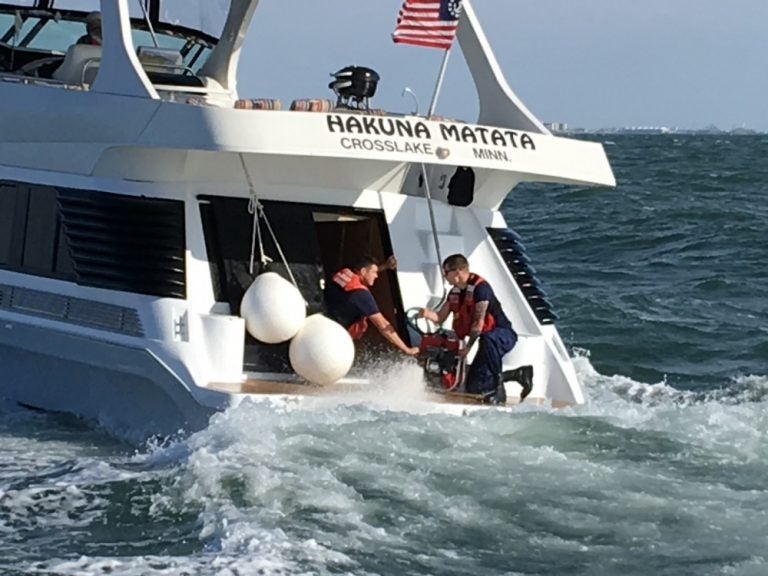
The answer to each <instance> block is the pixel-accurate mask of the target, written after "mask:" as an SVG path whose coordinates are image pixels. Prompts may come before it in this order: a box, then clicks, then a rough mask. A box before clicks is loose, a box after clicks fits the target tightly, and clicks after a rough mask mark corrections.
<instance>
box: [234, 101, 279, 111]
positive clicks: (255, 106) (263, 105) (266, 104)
mask: <svg viewBox="0 0 768 576" xmlns="http://www.w3.org/2000/svg"><path fill="white" fill-rule="evenodd" d="M235 108H239V109H240V110H282V109H283V103H282V102H281V101H280V100H277V99H275V98H241V99H240V100H236V101H235Z"/></svg>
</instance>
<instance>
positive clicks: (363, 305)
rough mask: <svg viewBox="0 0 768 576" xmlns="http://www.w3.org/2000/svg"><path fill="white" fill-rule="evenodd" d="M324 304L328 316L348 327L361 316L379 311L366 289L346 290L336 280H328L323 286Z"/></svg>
mask: <svg viewBox="0 0 768 576" xmlns="http://www.w3.org/2000/svg"><path fill="white" fill-rule="evenodd" d="M325 306H326V309H327V313H328V316H329V317H331V318H333V319H334V320H336V322H338V323H339V324H341V325H342V326H344V328H349V327H350V326H352V324H354V323H355V322H357V321H358V320H361V319H362V318H368V317H369V316H373V315H374V314H378V313H379V306H378V304H376V300H374V298H373V294H371V293H370V292H368V290H353V291H352V292H346V291H345V290H344V289H343V288H342V287H341V286H339V285H338V284H336V282H333V281H331V282H328V283H327V285H326V287H325Z"/></svg>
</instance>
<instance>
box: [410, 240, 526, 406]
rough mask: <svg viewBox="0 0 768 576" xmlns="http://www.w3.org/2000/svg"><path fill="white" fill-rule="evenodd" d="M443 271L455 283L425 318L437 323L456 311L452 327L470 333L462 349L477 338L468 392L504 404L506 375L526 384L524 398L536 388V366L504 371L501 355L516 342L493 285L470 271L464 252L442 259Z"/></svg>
mask: <svg viewBox="0 0 768 576" xmlns="http://www.w3.org/2000/svg"><path fill="white" fill-rule="evenodd" d="M443 275H444V276H445V279H446V280H447V281H448V283H449V284H450V285H451V286H453V288H452V289H451V291H450V292H449V293H448V300H446V302H445V303H444V304H443V305H442V306H441V307H440V309H439V310H437V311H435V310H429V309H426V308H423V309H422V310H421V312H420V316H421V317H422V318H426V319H427V320H431V321H432V322H435V323H437V324H442V323H443V322H445V320H446V318H448V315H449V314H451V313H453V330H454V332H456V336H458V337H459V338H461V339H464V338H467V337H469V341H468V342H467V345H466V347H464V348H463V349H462V350H461V352H460V353H459V354H460V355H461V356H466V355H467V353H468V352H469V350H470V348H472V346H473V345H474V343H475V342H476V341H477V340H480V345H479V348H478V351H477V355H476V356H475V359H474V362H472V365H471V366H470V367H469V372H468V374H467V385H466V389H467V392H470V393H472V394H482V395H483V396H484V397H485V399H486V401H487V402H490V403H492V404H503V403H504V402H506V400H507V394H506V391H505V389H504V379H505V378H506V379H509V380H517V381H518V382H519V383H520V385H521V386H522V387H523V391H522V392H521V394H520V398H521V399H525V397H526V396H528V394H530V393H531V389H532V388H533V367H532V366H522V367H520V368H516V369H515V370H510V371H508V372H505V373H504V374H502V358H503V357H504V355H505V354H506V353H507V352H509V351H510V350H512V348H514V346H515V344H516V343H517V333H516V332H515V331H514V330H513V329H512V323H511V322H510V321H509V319H508V318H507V316H506V315H505V314H504V311H503V310H502V309H501V303H500V302H499V300H498V299H497V298H496V295H495V294H494V292H493V288H491V285H490V284H488V282H486V281H485V280H483V278H481V277H480V276H478V275H477V274H474V273H472V272H470V271H469V262H468V261H467V258H466V257H465V256H464V255H462V254H453V255H452V256H448V258H446V259H445V260H444V261H443Z"/></svg>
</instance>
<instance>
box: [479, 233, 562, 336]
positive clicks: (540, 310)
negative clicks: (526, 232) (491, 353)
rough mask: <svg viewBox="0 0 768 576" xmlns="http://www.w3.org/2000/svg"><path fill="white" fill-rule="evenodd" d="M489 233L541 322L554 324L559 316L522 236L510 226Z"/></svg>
mask: <svg viewBox="0 0 768 576" xmlns="http://www.w3.org/2000/svg"><path fill="white" fill-rule="evenodd" d="M488 233H489V234H490V235H491V238H492V239H493V242H494V244H496V248H498V250H499V252H500V253H501V257H502V258H503V259H504V262H505V263H506V265H507V268H508V269H509V271H510V272H511V273H512V276H513V277H514V279H515V282H516V283H517V285H518V286H519V287H520V290H522V292H523V295H524V296H525V299H526V301H527V302H528V305H529V306H530V307H531V310H533V313H534V314H535V315H536V318H537V319H538V321H539V323H540V324H554V323H555V320H558V316H557V314H555V312H554V311H553V309H552V304H551V303H550V301H549V300H547V294H546V292H544V290H543V289H542V287H541V284H539V281H538V279H537V278H536V269H535V268H534V267H533V266H531V264H530V259H529V258H528V256H527V255H526V254H525V246H524V245H523V242H522V239H521V238H520V236H519V235H518V234H517V232H515V231H514V230H510V229H509V228H488Z"/></svg>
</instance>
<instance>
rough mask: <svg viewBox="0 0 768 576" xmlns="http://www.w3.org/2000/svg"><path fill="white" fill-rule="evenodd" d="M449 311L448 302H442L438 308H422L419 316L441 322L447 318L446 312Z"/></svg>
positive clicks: (448, 312)
mask: <svg viewBox="0 0 768 576" xmlns="http://www.w3.org/2000/svg"><path fill="white" fill-rule="evenodd" d="M450 313H451V307H450V305H449V304H448V302H443V305H442V306H440V308H439V309H438V310H430V309H429V308H422V309H421V313H420V316H421V317H422V318H426V319H427V320H430V321H432V322H434V323H436V324H442V323H443V322H445V319H446V318H448V314H450Z"/></svg>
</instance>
